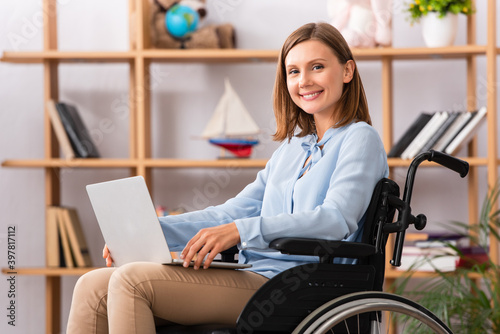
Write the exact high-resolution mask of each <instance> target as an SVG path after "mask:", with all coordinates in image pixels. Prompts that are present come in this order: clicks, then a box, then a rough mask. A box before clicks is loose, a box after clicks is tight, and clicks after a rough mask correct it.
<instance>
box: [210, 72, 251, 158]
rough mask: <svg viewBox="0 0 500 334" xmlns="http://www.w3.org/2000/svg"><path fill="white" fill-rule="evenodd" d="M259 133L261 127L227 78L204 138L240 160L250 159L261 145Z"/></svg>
mask: <svg viewBox="0 0 500 334" xmlns="http://www.w3.org/2000/svg"><path fill="white" fill-rule="evenodd" d="M259 132H260V129H259V127H258V126H257V124H256V123H255V121H254V120H253V118H252V116H250V113H249V112H248V111H247V109H246V108H245V106H244V105H243V102H241V100H240V98H239V96H238V94H236V92H235V91H234V89H233V87H232V86H231V84H230V82H229V80H228V79H227V78H226V79H225V91H224V94H223V95H222V97H221V99H220V100H219V103H218V104H217V107H216V108H215V112H214V114H213V115H212V118H211V119H210V121H209V122H208V124H207V126H206V127H205V130H203V133H202V137H203V138H207V139H208V141H209V143H211V144H213V145H216V146H219V147H222V148H224V149H226V150H228V151H229V152H231V153H232V154H234V155H235V156H236V157H238V158H248V157H249V156H250V155H251V154H252V148H253V146H254V145H257V144H258V143H259V141H258V140H257V139H255V135H257V134H258V133H259Z"/></svg>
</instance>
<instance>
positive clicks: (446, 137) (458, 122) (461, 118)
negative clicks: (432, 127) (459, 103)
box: [432, 111, 473, 152]
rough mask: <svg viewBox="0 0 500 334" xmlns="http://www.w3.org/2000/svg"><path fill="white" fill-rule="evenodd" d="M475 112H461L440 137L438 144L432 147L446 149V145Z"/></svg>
mask: <svg viewBox="0 0 500 334" xmlns="http://www.w3.org/2000/svg"><path fill="white" fill-rule="evenodd" d="M472 115H473V113H471V112H469V111H465V112H461V113H460V114H459V115H458V117H457V118H456V119H455V121H454V122H453V124H451V126H450V127H449V128H448V129H447V130H446V132H445V133H444V134H443V135H442V136H441V138H439V140H438V141H437V143H436V144H434V146H433V147H432V149H433V150H435V151H441V152H442V151H444V149H445V148H446V146H448V144H449V143H450V142H451V141H452V140H453V138H455V136H456V135H457V133H459V132H460V130H462V129H463V127H464V126H465V124H467V122H468V121H469V119H470V118H471V116H472Z"/></svg>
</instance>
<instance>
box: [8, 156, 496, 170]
mask: <svg viewBox="0 0 500 334" xmlns="http://www.w3.org/2000/svg"><path fill="white" fill-rule="evenodd" d="M461 159H463V160H465V161H467V162H468V163H469V165H470V166H487V163H488V159H487V158H466V157H461ZM387 161H388V164H389V166H390V167H408V166H409V165H410V163H411V160H403V159H399V158H389V159H387ZM266 163H267V159H220V160H196V159H144V160H138V159H72V160H64V159H33V160H27V159H26V160H24V159H22V160H5V161H4V162H2V167H19V168H23V167H24V168H132V167H137V166H143V167H148V168H264V167H265V166H266ZM498 164H500V160H499V161H498ZM421 166H422V167H435V166H437V165H436V163H434V162H428V161H424V162H423V163H422V164H421Z"/></svg>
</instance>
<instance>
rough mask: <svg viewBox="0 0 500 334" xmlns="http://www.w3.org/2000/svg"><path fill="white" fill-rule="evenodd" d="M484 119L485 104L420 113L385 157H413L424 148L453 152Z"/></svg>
mask: <svg viewBox="0 0 500 334" xmlns="http://www.w3.org/2000/svg"><path fill="white" fill-rule="evenodd" d="M485 119H486V107H483V108H481V109H479V110H478V111H463V112H448V111H440V112H435V113H421V114H420V115H419V116H418V117H417V119H415V121H414V122H413V123H412V124H411V126H410V127H409V128H408V129H407V130H406V132H405V133H404V134H403V136H401V138H400V139H399V140H398V141H397V142H396V143H395V144H394V146H393V147H392V148H391V150H390V151H389V153H387V157H389V158H401V159H413V158H414V157H416V156H417V155H418V154H420V153H423V152H427V151H428V150H431V149H432V150H435V151H441V152H444V153H447V154H450V155H454V154H456V153H457V152H458V151H459V150H460V149H461V148H462V147H463V146H464V145H465V144H467V143H468V142H469V141H470V140H471V139H472V138H473V137H474V135H475V134H476V132H477V130H478V129H479V126H480V125H481V124H482V123H483V121H484V120H485Z"/></svg>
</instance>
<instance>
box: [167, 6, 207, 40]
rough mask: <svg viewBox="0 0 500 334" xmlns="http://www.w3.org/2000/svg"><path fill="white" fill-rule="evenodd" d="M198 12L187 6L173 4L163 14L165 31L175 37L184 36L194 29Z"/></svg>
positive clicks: (198, 18) (197, 20)
mask: <svg viewBox="0 0 500 334" xmlns="http://www.w3.org/2000/svg"><path fill="white" fill-rule="evenodd" d="M199 20H200V16H199V14H198V13H197V12H196V11H195V10H193V9H192V8H190V7H188V6H183V5H179V4H177V5H174V6H172V8H170V9H169V10H168V12H167V15H166V16H165V26H166V27H167V31H168V32H169V33H170V34H171V35H172V36H174V37H176V38H184V37H186V36H187V35H189V34H190V33H192V32H193V31H195V30H196V28H197V26H198V22H199Z"/></svg>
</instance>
